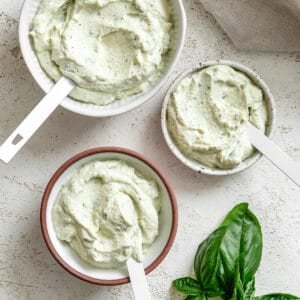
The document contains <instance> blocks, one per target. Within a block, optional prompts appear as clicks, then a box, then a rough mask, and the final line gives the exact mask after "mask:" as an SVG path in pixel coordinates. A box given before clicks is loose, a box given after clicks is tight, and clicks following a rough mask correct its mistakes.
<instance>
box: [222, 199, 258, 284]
mask: <svg viewBox="0 0 300 300" xmlns="http://www.w3.org/2000/svg"><path fill="white" fill-rule="evenodd" d="M221 226H226V227H227V232H226V235H225V238H224V239H223V243H222V245H221V256H222V261H223V265H224V271H225V272H226V273H227V272H228V273H229V274H231V275H234V274H235V265H236V263H237V261H238V263H239V270H240V278H241V280H242V282H243V283H247V282H249V281H251V280H252V278H253V277H254V275H255V273H256V271H257V269H258V267H259V265H260V261H261V256H262V248H263V247H262V245H263V241H262V232H261V227H260V224H259V222H258V220H257V218H256V217H255V215H254V214H253V213H252V212H251V211H250V210H249V208H248V204H247V203H241V204H239V205H237V206H235V207H234V208H233V210H232V211H231V212H230V213H229V214H228V215H227V217H226V218H225V220H224V221H223V223H222V224H221Z"/></svg>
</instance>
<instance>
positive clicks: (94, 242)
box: [52, 160, 161, 268]
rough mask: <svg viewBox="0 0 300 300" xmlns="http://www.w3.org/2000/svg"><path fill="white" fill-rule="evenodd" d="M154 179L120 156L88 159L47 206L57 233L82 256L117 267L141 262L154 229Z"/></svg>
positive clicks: (157, 194)
mask: <svg viewBox="0 0 300 300" xmlns="http://www.w3.org/2000/svg"><path fill="white" fill-rule="evenodd" d="M160 207H161V197H160V192H159V188H158V186H157V184H156V182H155V181H154V180H152V179H150V178H146V177H145V176H144V175H143V174H141V173H139V172H138V171H136V170H135V169H134V168H133V167H132V166H130V165H128V164H127V163H125V162H123V161H117V160H110V161H93V162H90V163H88V164H86V165H84V166H83V167H81V168H80V169H77V170H75V172H73V173H72V174H71V176H70V177H69V178H68V179H67V180H66V182H65V183H64V185H63V187H62V189H61V191H60V192H59V195H58V197H57V199H56V201H55V203H54V206H53V209H52V219H53V224H54V229H55V231H56V234H57V237H58V238H59V239H60V240H62V241H64V242H66V243H67V244H68V245H69V246H70V247H71V248H72V249H74V251H75V252H76V253H77V254H78V255H79V256H80V257H81V259H82V260H83V261H85V262H87V263H88V264H90V265H92V266H95V267H99V268H118V267H120V266H121V265H122V264H124V263H125V262H126V261H127V259H128V258H129V257H132V258H134V259H136V260H137V261H142V259H143V255H144V254H145V253H146V252H147V250H148V248H149V247H150V246H151V244H152V243H153V242H154V240H155V238H156V237H157V235H158V233H159V218H158V214H159V211H160Z"/></svg>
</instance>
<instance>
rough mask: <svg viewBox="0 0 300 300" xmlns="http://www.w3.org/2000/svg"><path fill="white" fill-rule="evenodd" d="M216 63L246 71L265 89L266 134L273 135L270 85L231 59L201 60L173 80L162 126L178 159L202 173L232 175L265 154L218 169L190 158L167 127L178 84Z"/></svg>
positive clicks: (167, 140) (165, 104) (273, 119)
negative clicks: (167, 118) (171, 103)
mask: <svg viewBox="0 0 300 300" xmlns="http://www.w3.org/2000/svg"><path fill="white" fill-rule="evenodd" d="M214 65H227V66H230V67H232V68H233V69H236V70H237V71H240V72H242V73H244V74H245V75H246V76H248V77H249V78H250V79H251V80H252V81H253V82H254V83H256V84H257V85H258V86H259V87H260V88H261V89H262V91H263V94H264V97H265V99H266V102H267V110H268V114H269V118H268V121H267V129H266V130H267V132H266V135H267V136H268V137H272V136H273V132H274V127H275V123H276V106H275V101H274V97H273V95H272V93H271V91H270V88H269V86H268V85H267V84H266V83H265V81H264V80H263V79H262V78H261V77H260V76H259V75H258V74H257V73H256V72H255V71H253V70H252V69H250V68H249V67H247V66H245V65H243V64H241V63H238V62H234V61H231V60H221V59H217V60H209V61H205V62H200V63H199V64H197V65H196V66H192V67H190V68H188V69H186V70H184V71H183V72H181V73H180V74H179V75H178V76H177V78H176V79H175V80H174V81H173V83H172V84H171V85H170V87H169V89H168V90H167V93H166V95H165V97H164V100H163V104H162V109H161V128H162V132H163V136H164V139H165V141H166V143H167V146H168V148H169V149H170V151H171V152H172V153H173V154H174V155H175V156H176V158H177V159H178V160H180V161H181V162H182V163H183V164H184V165H186V166H187V167H188V168H190V169H192V170H194V171H196V172H198V173H200V174H205V175H216V176H223V175H232V174H236V173H239V172H243V171H245V170H246V169H248V168H250V167H251V166H253V165H254V164H255V163H257V162H258V161H259V160H260V159H261V158H262V157H263V154H262V153H260V152H259V151H257V152H256V153H254V154H253V155H251V156H250V157H249V158H247V159H246V160H244V161H242V162H241V163H240V164H239V166H237V167H236V168H233V169H224V170H223V169H218V168H211V167H208V166H206V165H204V164H202V163H200V162H197V161H195V160H192V159H190V158H188V157H187V156H186V155H185V154H183V153H182V152H181V150H180V149H179V147H178V146H177V145H176V143H175V142H174V141H173V138H172V137H171V135H170V134H169V130H168V128H167V122H166V114H167V106H168V103H169V100H170V96H171V94H172V93H173V92H174V90H175V89H176V87H177V86H178V84H179V83H180V82H181V81H182V80H183V79H184V78H185V77H186V76H188V75H190V74H192V73H194V72H196V71H199V70H202V69H205V68H207V67H210V66H214Z"/></svg>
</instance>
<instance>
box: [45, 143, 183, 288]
mask: <svg viewBox="0 0 300 300" xmlns="http://www.w3.org/2000/svg"><path fill="white" fill-rule="evenodd" d="M108 159H117V160H123V161H126V162H127V163H128V164H129V165H131V166H133V167H134V168H136V169H137V170H138V171H139V172H141V173H142V174H144V175H145V176H147V177H149V178H152V179H154V180H155V181H156V183H157V184H158V187H159V189H160V192H161V198H162V207H161V212H160V214H159V235H158V237H157V238H156V239H155V241H154V243H153V244H152V245H151V247H150V248H149V251H148V253H147V254H146V256H145V257H144V260H143V264H144V267H145V272H146V274H147V273H149V272H151V271H152V270H154V269H155V268H156V267H157V266H158V265H159V264H160V263H161V262H162V260H163V259H164V258H165V257H166V255H167V254H168V252H169V250H170V248H171V246H172V244H173V242H174V239H175V235H176V230H177V224H178V212H177V203H176V199H175V195H174V193H173V191H172V188H171V186H170V185H169V183H168V181H167V179H166V178H165V177H164V176H163V175H162V174H161V172H160V171H159V170H158V168H157V167H155V166H154V165H153V164H152V163H151V162H150V161H148V160H147V159H146V158H145V157H143V156H142V155H140V154H138V153H136V152H133V151H131V150H128V149H123V148H116V147H101V148H95V149H91V150H87V151H84V152H81V153H79V154H77V155H75V156H74V157H72V158H71V159H69V160H68V161H67V162H66V163H64V164H63V165H62V166H61V167H60V168H59V169H58V170H57V171H56V173H55V174H54V175H53V177H52V178H51V180H50V181H49V183H48V185H47V187H46V189H45V192H44V195H43V200H42V205H41V211H40V218H41V226H42V233H43V237H44V239H45V242H46V244H47V246H48V249H49V251H50V252H51V254H52V255H53V256H54V258H55V259H56V260H57V262H58V263H59V264H60V265H61V266H62V267H63V268H65V269H66V270H67V271H68V272H69V273H71V274H72V275H74V276H76V277H78V278H79V279H82V280H85V281H87V282H90V283H94V284H99V285H118V284H124V283H128V282H129V277H128V271H127V269H126V267H125V266H124V267H123V268H120V269H108V270H106V269H100V268H96V267H93V266H90V265H88V264H86V263H85V262H83V261H82V260H81V259H80V258H79V256H78V255H77V254H76V253H75V252H74V251H73V250H72V249H71V248H70V247H69V245H67V244H66V243H64V242H62V241H61V240H59V239H58V238H57V236H56V233H55V230H54V226H53V222H52V207H53V204H54V202H55V200H56V198H57V195H58V193H59V191H60V189H61V187H62V185H63V184H64V182H65V180H66V178H67V177H68V176H69V175H70V174H71V173H72V172H73V171H74V170H75V169H77V168H80V167H81V166H82V165H84V164H86V163H89V162H91V161H94V160H108Z"/></svg>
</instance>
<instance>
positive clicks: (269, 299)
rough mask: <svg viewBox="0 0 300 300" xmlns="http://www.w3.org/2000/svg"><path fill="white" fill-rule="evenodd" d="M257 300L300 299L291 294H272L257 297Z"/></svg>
mask: <svg viewBox="0 0 300 300" xmlns="http://www.w3.org/2000/svg"><path fill="white" fill-rule="evenodd" d="M254 299H255V300H299V299H300V297H297V296H293V295H289V294H279V293H278V294H270V295H264V296H260V297H255V298H254Z"/></svg>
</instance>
